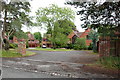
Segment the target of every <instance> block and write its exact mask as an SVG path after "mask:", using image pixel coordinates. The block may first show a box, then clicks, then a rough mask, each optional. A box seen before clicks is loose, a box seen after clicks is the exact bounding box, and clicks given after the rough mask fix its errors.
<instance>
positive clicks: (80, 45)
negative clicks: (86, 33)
mask: <svg viewBox="0 0 120 80" xmlns="http://www.w3.org/2000/svg"><path fill="white" fill-rule="evenodd" d="M73 48H74V49H75V50H82V49H86V48H87V46H86V39H85V38H77V39H76V40H75V43H74V47H73Z"/></svg>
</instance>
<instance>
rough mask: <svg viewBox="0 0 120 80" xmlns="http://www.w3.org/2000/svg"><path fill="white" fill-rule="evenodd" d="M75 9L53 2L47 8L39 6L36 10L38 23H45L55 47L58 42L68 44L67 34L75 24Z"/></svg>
mask: <svg viewBox="0 0 120 80" xmlns="http://www.w3.org/2000/svg"><path fill="white" fill-rule="evenodd" d="M73 20H74V11H72V10H71V9H70V8H60V7H58V6H57V5H54V4H52V5H51V6H49V7H46V8H39V9H38V10H37V12H36V21H37V23H36V25H39V26H41V25H45V27H43V28H45V29H46V30H47V34H51V38H50V39H49V40H50V41H51V42H52V44H53V47H55V46H56V44H61V45H63V44H66V42H67V39H66V38H67V35H68V34H69V33H70V31H71V30H72V28H73V27H75V26H74V23H72V21H73Z"/></svg>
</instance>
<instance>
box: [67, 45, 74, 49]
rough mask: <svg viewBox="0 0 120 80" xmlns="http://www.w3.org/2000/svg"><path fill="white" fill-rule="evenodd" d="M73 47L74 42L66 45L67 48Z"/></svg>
mask: <svg viewBox="0 0 120 80" xmlns="http://www.w3.org/2000/svg"><path fill="white" fill-rule="evenodd" d="M73 47H74V46H73V44H67V47H66V48H67V49H73Z"/></svg>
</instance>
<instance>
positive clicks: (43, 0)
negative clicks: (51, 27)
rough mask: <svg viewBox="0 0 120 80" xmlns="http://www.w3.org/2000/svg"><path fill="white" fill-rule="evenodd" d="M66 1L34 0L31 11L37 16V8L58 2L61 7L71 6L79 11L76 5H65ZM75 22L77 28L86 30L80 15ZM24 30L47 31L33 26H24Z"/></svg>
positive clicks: (32, 31) (32, 14)
mask: <svg viewBox="0 0 120 80" xmlns="http://www.w3.org/2000/svg"><path fill="white" fill-rule="evenodd" d="M64 3H65V0H32V1H31V2H30V4H31V13H30V15H31V16H35V11H37V9H38V8H39V7H47V6H49V5H50V4H57V5H58V6H59V7H69V8H71V9H72V10H74V11H75V12H76V11H77V9H76V8H74V6H70V5H65V4H64ZM74 23H75V25H76V26H77V29H78V30H79V31H80V32H83V31H84V29H82V28H81V26H80V25H81V24H82V23H83V22H82V21H80V19H79V15H76V16H75V20H74ZM22 30H23V31H25V32H27V31H30V32H31V33H34V32H41V34H42V35H43V33H45V32H46V31H45V30H43V29H40V28H38V27H35V28H32V29H28V28H27V27H23V28H22Z"/></svg>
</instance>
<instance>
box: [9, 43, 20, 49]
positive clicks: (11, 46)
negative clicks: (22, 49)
mask: <svg viewBox="0 0 120 80" xmlns="http://www.w3.org/2000/svg"><path fill="white" fill-rule="evenodd" d="M17 47H18V45H17V44H15V43H10V44H9V48H13V49H15V48H17Z"/></svg>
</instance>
